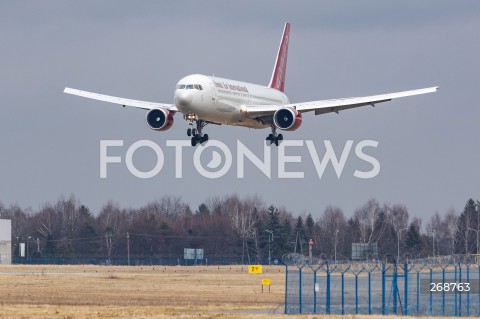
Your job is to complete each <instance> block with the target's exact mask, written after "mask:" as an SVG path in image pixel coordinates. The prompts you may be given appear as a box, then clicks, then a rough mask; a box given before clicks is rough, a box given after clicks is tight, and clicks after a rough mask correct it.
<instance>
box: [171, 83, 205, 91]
mask: <svg viewBox="0 0 480 319" xmlns="http://www.w3.org/2000/svg"><path fill="white" fill-rule="evenodd" d="M177 89H180V90H184V89H185V90H193V89H196V90H203V87H202V86H201V85H200V84H177Z"/></svg>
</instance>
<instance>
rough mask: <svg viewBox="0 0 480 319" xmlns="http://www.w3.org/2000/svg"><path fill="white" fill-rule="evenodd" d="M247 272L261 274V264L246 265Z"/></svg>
mask: <svg viewBox="0 0 480 319" xmlns="http://www.w3.org/2000/svg"><path fill="white" fill-rule="evenodd" d="M248 273H249V274H261V273H262V265H250V266H248Z"/></svg>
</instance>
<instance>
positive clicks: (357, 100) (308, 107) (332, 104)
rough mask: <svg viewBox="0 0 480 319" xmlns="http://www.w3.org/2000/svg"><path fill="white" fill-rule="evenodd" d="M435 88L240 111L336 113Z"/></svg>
mask: <svg viewBox="0 0 480 319" xmlns="http://www.w3.org/2000/svg"><path fill="white" fill-rule="evenodd" d="M437 89H438V86H435V87H430V88H424V89H417V90H411V91H403V92H396V93H388V94H380V95H372V96H365V97H351V98H343V99H333V100H321V101H313V102H303V103H293V104H285V105H243V106H242V107H241V109H240V110H241V112H242V113H244V114H246V115H257V116H260V115H268V114H272V113H274V112H275V111H276V110H278V109H279V108H283V107H293V108H295V109H297V111H299V112H301V113H303V112H310V111H315V115H319V114H325V113H330V112H336V113H338V112H340V111H343V110H348V109H353V108H355V107H360V106H365V105H371V106H375V104H377V103H382V102H387V101H391V100H393V99H397V98H400V97H406V96H412V95H419V94H426V93H433V92H435V91H437Z"/></svg>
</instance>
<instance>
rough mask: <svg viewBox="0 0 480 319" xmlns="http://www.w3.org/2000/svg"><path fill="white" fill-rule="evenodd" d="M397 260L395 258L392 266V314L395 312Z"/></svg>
mask: <svg viewBox="0 0 480 319" xmlns="http://www.w3.org/2000/svg"><path fill="white" fill-rule="evenodd" d="M397 267H398V261H397V260H395V264H394V267H393V280H392V289H391V291H392V292H393V314H395V315H396V314H397V292H398V286H397V272H398V268H397Z"/></svg>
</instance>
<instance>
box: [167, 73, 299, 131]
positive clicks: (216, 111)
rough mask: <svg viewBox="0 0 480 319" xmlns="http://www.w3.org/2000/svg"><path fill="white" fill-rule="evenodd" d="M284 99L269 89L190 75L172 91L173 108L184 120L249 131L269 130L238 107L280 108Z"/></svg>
mask: <svg viewBox="0 0 480 319" xmlns="http://www.w3.org/2000/svg"><path fill="white" fill-rule="evenodd" d="M288 103H289V100H288V98H287V96H286V95H285V94H284V93H283V92H280V91H278V90H276V89H272V88H269V87H265V86H261V85H257V84H251V83H245V82H239V81H235V80H229V79H222V78H217V77H214V76H206V75H200V74H193V75H189V76H186V77H184V78H183V79H181V80H180V81H179V82H178V83H177V86H176V89H175V105H176V107H177V108H178V110H179V111H180V112H182V113H183V115H184V117H185V119H187V120H190V119H194V120H198V119H200V120H204V121H208V122H213V123H217V124H229V125H239V126H246V127H251V128H265V127H268V126H270V125H269V124H267V123H264V122H263V123H262V122H261V121H258V120H257V119H255V118H250V117H247V116H246V115H245V114H243V113H241V112H240V110H241V107H242V105H284V104H288Z"/></svg>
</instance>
